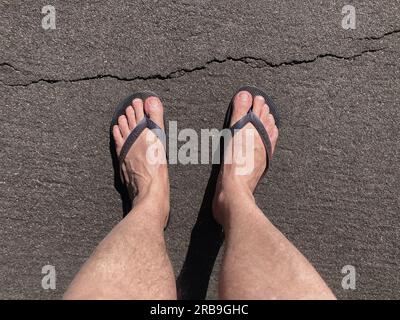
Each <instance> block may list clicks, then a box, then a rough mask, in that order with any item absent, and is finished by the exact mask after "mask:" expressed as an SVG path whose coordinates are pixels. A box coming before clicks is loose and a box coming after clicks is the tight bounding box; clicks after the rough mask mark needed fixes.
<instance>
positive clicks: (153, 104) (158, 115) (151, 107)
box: [144, 97, 164, 128]
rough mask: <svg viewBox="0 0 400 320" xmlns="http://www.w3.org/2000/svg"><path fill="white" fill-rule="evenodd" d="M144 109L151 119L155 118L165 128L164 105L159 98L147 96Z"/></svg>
mask: <svg viewBox="0 0 400 320" xmlns="http://www.w3.org/2000/svg"><path fill="white" fill-rule="evenodd" d="M144 110H145V112H146V114H147V115H148V116H149V117H150V119H151V120H153V121H154V122H155V123H156V124H157V125H158V126H159V127H160V128H164V118H163V105H162V103H161V101H160V99H159V98H157V97H149V98H147V99H146V101H145V103H144Z"/></svg>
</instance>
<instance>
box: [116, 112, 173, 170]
mask: <svg viewBox="0 0 400 320" xmlns="http://www.w3.org/2000/svg"><path fill="white" fill-rule="evenodd" d="M146 128H148V129H150V130H151V131H152V132H153V133H154V134H155V135H156V136H157V138H158V139H159V140H160V141H161V143H162V144H163V146H164V149H165V151H166V150H167V148H166V143H167V136H166V134H165V131H164V130H163V129H161V128H160V127H159V126H158V125H157V124H156V123H155V122H154V121H153V120H151V119H150V118H149V117H148V116H147V115H145V116H144V118H143V119H142V120H140V121H139V123H138V124H137V125H136V127H135V129H133V130H132V132H131V133H130V134H129V136H128V138H126V140H125V143H124V145H123V146H122V149H121V153H120V155H119V159H118V160H119V164H120V168H122V163H123V162H124V160H125V157H126V155H127V154H128V152H129V150H130V149H131V147H132V145H133V144H134V143H135V141H136V140H137V138H139V136H140V134H141V133H142V132H143V130H144V129H146Z"/></svg>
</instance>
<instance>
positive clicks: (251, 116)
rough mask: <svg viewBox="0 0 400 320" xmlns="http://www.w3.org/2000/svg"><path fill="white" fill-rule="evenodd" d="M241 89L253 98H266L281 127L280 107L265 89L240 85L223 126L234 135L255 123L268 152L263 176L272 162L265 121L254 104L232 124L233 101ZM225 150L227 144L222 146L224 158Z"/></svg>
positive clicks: (278, 125) (277, 123)
mask: <svg viewBox="0 0 400 320" xmlns="http://www.w3.org/2000/svg"><path fill="white" fill-rule="evenodd" d="M240 91H247V92H249V93H250V94H251V95H252V97H253V99H254V98H255V97H256V96H262V97H263V98H264V99H265V102H266V104H267V105H268V107H269V112H270V113H271V114H272V115H273V116H274V119H275V125H276V126H277V128H278V129H279V127H280V116H279V113H278V108H277V107H276V105H275V103H274V102H273V101H272V99H271V98H270V97H269V96H268V95H267V94H266V93H265V92H264V91H262V90H260V89H258V88H257V87H254V86H249V85H245V86H242V87H240V88H239V89H238V90H236V92H235V94H234V95H233V97H232V99H231V102H230V103H229V107H228V110H227V112H226V115H225V120H224V126H223V128H224V129H229V130H231V134H232V137H233V135H234V134H235V133H236V132H238V131H239V130H240V129H242V128H243V127H244V126H245V125H246V124H248V123H249V122H250V123H251V124H253V126H254V127H255V128H256V130H257V132H258V133H259V135H260V137H261V139H262V142H263V144H264V147H265V151H266V153H267V166H266V167H265V170H264V173H263V176H264V175H265V173H266V172H267V171H268V168H269V163H270V160H271V159H272V147H271V141H270V139H269V136H268V133H267V130H266V129H265V127H264V125H263V123H262V122H261V120H260V118H259V117H258V116H256V115H255V113H254V112H253V105H252V106H251V108H250V109H249V111H248V112H247V114H246V115H245V116H243V117H242V118H241V119H240V120H239V121H237V122H236V123H234V124H233V125H232V126H231V125H230V123H231V118H232V113H233V102H234V99H235V96H236V95H237V94H238V93H239V92H240ZM224 150H225V146H224V147H223V148H221V151H222V155H221V159H224V158H223V151H224Z"/></svg>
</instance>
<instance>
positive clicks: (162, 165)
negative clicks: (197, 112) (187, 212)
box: [113, 97, 169, 223]
mask: <svg viewBox="0 0 400 320" xmlns="http://www.w3.org/2000/svg"><path fill="white" fill-rule="evenodd" d="M145 113H146V114H147V115H148V116H149V117H150V119H151V120H153V121H154V122H155V123H156V124H157V125H158V126H159V127H160V128H162V129H164V119H163V105H162V103H161V101H160V100H159V99H158V98H157V97H149V98H147V99H146V100H145V102H143V101H142V100H141V99H134V100H133V101H132V104H131V105H130V106H129V107H127V109H126V111H125V114H126V115H122V116H120V117H119V118H118V125H115V126H114V127H113V136H114V140H115V146H116V151H117V155H118V156H119V154H120V152H121V148H122V146H123V145H124V143H125V141H126V139H127V137H128V136H129V134H130V133H131V132H132V130H133V129H134V128H135V127H136V124H137V123H139V121H140V120H142V119H143V117H144V115H145ZM154 143H155V144H154ZM155 147H156V149H157V151H158V152H159V153H160V156H161V158H162V159H163V160H164V161H156V162H155V161H150V160H149V158H148V153H147V151H148V149H149V148H153V149H154V148H155ZM166 163H167V162H166V156H165V150H164V147H163V145H162V143H161V142H160V140H158V139H157V138H156V136H155V134H154V133H153V132H151V131H150V130H149V129H147V128H146V129H145V130H144V131H143V132H142V133H141V134H140V136H139V137H138V138H137V140H136V141H135V143H134V144H133V145H132V147H131V149H130V150H129V152H128V154H127V155H126V157H125V160H124V163H123V165H122V172H123V175H124V182H125V184H126V185H127V187H128V190H130V192H131V198H133V199H134V201H133V203H134V205H135V204H136V203H139V202H143V201H147V202H149V205H151V206H153V207H154V206H159V208H156V207H154V210H152V211H153V212H154V214H155V215H158V216H157V217H155V218H157V219H161V220H160V221H162V222H163V223H164V222H165V219H166V217H167V216H168V213H169V181H168V168H167V164H166ZM142 200H143V201H142ZM160 213H161V216H160Z"/></svg>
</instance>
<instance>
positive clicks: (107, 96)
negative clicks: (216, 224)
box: [0, 0, 400, 299]
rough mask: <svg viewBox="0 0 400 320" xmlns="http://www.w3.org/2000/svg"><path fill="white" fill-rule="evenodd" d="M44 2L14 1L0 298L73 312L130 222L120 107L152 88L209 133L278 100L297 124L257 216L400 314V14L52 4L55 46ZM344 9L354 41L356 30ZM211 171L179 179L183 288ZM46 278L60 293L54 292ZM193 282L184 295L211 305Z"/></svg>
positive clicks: (322, 8)
mask: <svg viewBox="0 0 400 320" xmlns="http://www.w3.org/2000/svg"><path fill="white" fill-rule="evenodd" d="M46 4H49V3H48V2H47V1H46V2H43V1H24V2H23V3H17V2H13V1H5V0H1V1H0V56H1V59H0V93H1V100H0V101H1V107H0V119H1V127H0V146H1V148H0V204H1V205H0V298H3V299H9V298H18V299H27V298H33V299H44V298H46V299H58V298H60V297H61V296H62V294H63V292H64V290H65V289H66V287H67V285H68V284H69V282H70V281H71V279H72V278H73V276H74V274H75V273H76V272H77V271H78V270H79V267H80V266H81V264H82V263H83V262H84V261H85V260H86V259H87V257H88V256H89V255H90V253H91V252H92V250H93V249H94V248H95V246H96V244H97V243H98V242H99V241H100V240H101V239H102V238H103V237H104V236H105V235H106V234H107V232H108V231H109V230H111V228H112V227H113V226H114V225H115V224H116V223H117V222H118V221H119V220H120V219H121V217H122V212H121V203H120V199H119V195H118V193H117V192H116V191H115V189H114V186H113V170H112V165H111V157H110V153H109V145H108V143H109V133H108V129H109V121H110V119H111V116H112V113H113V110H114V108H115V105H116V104H117V103H118V101H119V100H120V99H121V98H123V97H124V96H125V95H127V94H128V93H129V92H131V91H132V90H136V89H151V90H153V91H155V92H157V93H158V94H160V96H161V97H162V98H163V101H164V103H165V105H166V109H167V117H168V119H169V120H176V121H177V122H178V127H179V128H180V129H182V128H194V129H196V130H197V131H198V132H200V129H202V128H220V127H221V125H222V121H223V117H224V114H225V111H226V108H227V105H228V102H229V99H230V97H231V95H232V93H233V91H234V90H235V89H236V88H237V87H238V86H239V85H241V84H254V85H257V86H260V87H262V88H265V89H266V90H267V91H268V92H269V93H270V95H271V96H272V97H273V98H274V99H275V100H276V103H277V105H278V106H279V108H280V113H281V116H282V130H281V132H280V140H279V147H278V149H277V153H276V157H275V158H274V161H273V163H272V167H271V170H270V171H269V173H268V175H267V177H266V178H265V179H264V180H263V181H262V183H261V185H260V186H259V188H258V189H257V192H256V199H257V202H258V204H259V206H260V207H261V208H262V209H263V211H264V212H265V213H266V215H267V216H268V217H269V218H270V219H271V221H272V222H273V223H274V224H275V225H276V226H277V227H278V228H279V229H280V230H281V231H282V232H283V233H284V234H285V235H286V236H287V237H288V238H289V239H290V240H291V241H293V243H294V244H295V245H296V246H297V247H298V248H299V250H300V251H301V252H302V253H303V254H304V255H305V256H306V257H307V258H308V259H309V260H310V261H311V262H312V263H313V265H314V266H315V267H316V269H317V270H318V271H319V272H320V273H321V275H322V277H323V278H324V279H325V280H326V281H327V283H328V284H329V286H330V287H331V288H332V290H333V291H334V293H335V294H336V295H337V296H338V298H341V299H360V298H361V299H364V298H372V299H377V298H383V299H388V298H397V299H398V298H400V276H399V274H400V248H399V244H400V217H399V213H400V210H399V202H400V201H399V191H400V184H399V183H400V182H399V181H400V175H399V172H400V170H399V169H400V161H399V160H400V158H399V152H400V139H399V123H400V112H399V106H400V82H399V79H400V66H399V55H400V21H399V18H398V17H399V16H400V3H399V2H398V1H395V0H390V1H383V2H382V1H368V2H366V1H349V3H347V2H346V1H336V0H335V1H314V0H310V1H294V0H291V1H261V0H256V1H236V0H235V1H229V2H228V1H222V0H218V1H209V0H204V1H193V0H190V1H189V0H186V1H154V0H150V1H113V2H112V3H111V2H109V1H90V2H89V1H68V2H67V1H51V4H52V5H54V6H55V8H56V26H57V29H56V30H47V31H46V30H43V29H42V27H41V19H42V17H43V15H42V14H41V8H42V6H44V5H46ZM345 4H352V5H354V6H355V8H356V14H357V28H356V29H355V30H344V29H343V28H342V27H341V20H342V17H343V16H342V14H341V9H342V7H343V5H345ZM210 168H211V166H209V165H181V164H178V165H172V166H171V167H170V176H171V191H172V194H171V198H172V200H171V215H172V219H171V224H170V228H169V229H168V230H167V232H166V239H167V244H168V251H169V253H170V256H171V260H172V263H173V266H174V269H175V272H176V275H177V276H178V274H179V273H180V271H181V269H182V265H183V263H184V260H185V256H186V253H187V248H188V244H189V240H190V236H191V231H192V228H193V225H194V223H195V222H196V219H197V215H198V213H199V209H200V206H201V203H202V199H203V196H204V191H205V188H206V185H207V180H208V177H209V174H210ZM194 238H195V237H194ZM206 244H207V245H211V246H212V244H210V243H207V242H206ZM194 250H196V249H194ZM203 250H204V249H203ZM221 251H222V250H220V254H219V256H218V257H217V259H216V262H215V265H214V268H213V271H212V273H211V277H210V282H209V287H208V292H207V298H210V299H215V298H216V297H217V290H216V289H217V280H218V269H219V266H220V262H221V259H220V258H221V257H220V255H221ZM207 253H210V255H211V256H212V255H213V254H215V253H216V250H215V248H214V249H211V248H210V251H209V252H208V251H207V246H206V249H205V250H204V251H202V253H201V254H200V256H203V255H207ZM195 255H196V254H195ZM198 255H199V254H198ZM209 260H210V261H208V262H210V263H211V262H213V259H212V258H211V259H209ZM46 264H50V265H54V266H55V267H56V271H57V288H56V290H48V291H46V290H43V289H42V287H41V279H42V276H43V275H42V274H41V269H42V266H44V265H46ZM189 265H190V263H189ZM345 265H353V266H355V267H356V271H357V282H356V289H355V290H344V289H343V288H342V286H341V281H342V278H343V276H344V275H343V274H342V273H341V269H342V267H343V266H345ZM199 266H200V268H201V267H203V265H202V264H201V263H199V264H198V267H199ZM211 266H212V264H211ZM208 268H210V265H204V270H206V269H207V270H208ZM197 271H198V270H197ZM200 273H202V272H201V271H200ZM203 273H204V274H203ZM203 273H202V277H203V276H206V275H207V272H203ZM188 274H190V272H188ZM192 276H193V274H192ZM190 278H191V276H188V277H187V278H185V281H183V282H184V285H185V287H182V288H180V291H181V292H182V293H184V294H185V293H186V296H190V297H201V295H202V294H203V293H197V292H196V291H195V289H193V288H190V281H189V280H190ZM207 280H208V279H205V283H206V282H207ZM194 281H195V280H194ZM203 285H204V283H203ZM192 290H194V291H192ZM191 292H192V294H190V293H191ZM193 292H196V293H193Z"/></svg>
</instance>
